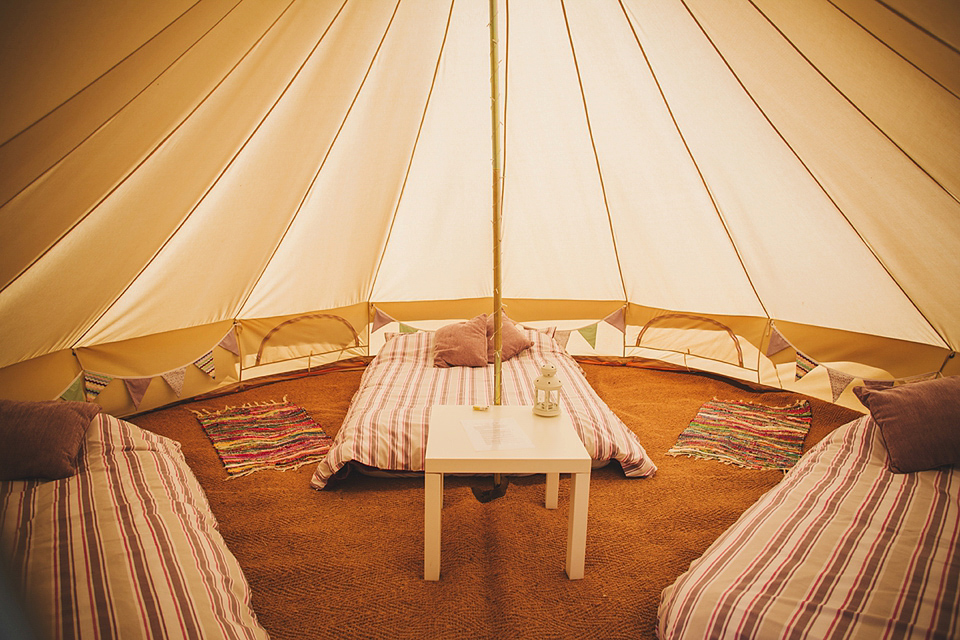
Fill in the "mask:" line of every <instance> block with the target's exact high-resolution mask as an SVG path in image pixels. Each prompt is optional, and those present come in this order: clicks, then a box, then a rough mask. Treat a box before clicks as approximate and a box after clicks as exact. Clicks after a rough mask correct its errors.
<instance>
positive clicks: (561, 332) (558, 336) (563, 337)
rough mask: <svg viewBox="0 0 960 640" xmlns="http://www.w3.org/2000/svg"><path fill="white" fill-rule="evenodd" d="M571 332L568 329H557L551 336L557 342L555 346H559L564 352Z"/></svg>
mask: <svg viewBox="0 0 960 640" xmlns="http://www.w3.org/2000/svg"><path fill="white" fill-rule="evenodd" d="M571 333H572V331H570V330H569V329H557V330H556V331H555V332H554V334H553V339H554V340H556V341H557V344H559V345H560V348H562V349H563V350H564V351H566V349H567V343H568V342H569V341H570V334H571Z"/></svg>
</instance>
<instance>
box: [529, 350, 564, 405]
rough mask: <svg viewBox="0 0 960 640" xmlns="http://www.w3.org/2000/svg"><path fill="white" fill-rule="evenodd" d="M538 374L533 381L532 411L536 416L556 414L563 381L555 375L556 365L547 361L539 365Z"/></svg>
mask: <svg viewBox="0 0 960 640" xmlns="http://www.w3.org/2000/svg"><path fill="white" fill-rule="evenodd" d="M540 374H541V375H540V376H538V377H537V379H536V380H534V381H533V398H534V404H533V412H534V413H535V414H537V415H538V416H548V417H549V416H558V415H560V388H561V387H562V386H563V383H562V382H560V379H559V378H558V377H557V367H556V365H553V364H551V363H549V362H548V363H546V364H545V365H543V366H542V367H540Z"/></svg>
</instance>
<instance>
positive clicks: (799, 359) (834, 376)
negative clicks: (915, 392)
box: [766, 321, 940, 402]
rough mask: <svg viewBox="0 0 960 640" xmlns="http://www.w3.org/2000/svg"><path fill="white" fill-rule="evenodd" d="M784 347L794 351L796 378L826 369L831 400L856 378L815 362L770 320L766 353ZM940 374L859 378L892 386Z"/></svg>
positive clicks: (866, 382)
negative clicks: (815, 370)
mask: <svg viewBox="0 0 960 640" xmlns="http://www.w3.org/2000/svg"><path fill="white" fill-rule="evenodd" d="M785 349H793V350H794V352H795V353H796V380H800V379H801V378H803V377H804V376H805V375H807V374H808V373H810V372H811V371H813V370H814V369H815V368H817V367H823V368H824V369H826V371H827V377H828V379H829V380H830V390H831V392H832V394H833V401H834V402H836V401H837V398H839V397H840V395H841V394H842V393H843V392H844V391H845V390H846V388H847V387H849V386H850V383H852V382H853V381H854V380H856V379H857V378H856V377H855V376H852V375H850V374H849V373H844V372H843V371H840V370H838V369H834V368H833V367H828V366H826V365H824V364H823V363H820V362H817V361H816V360H814V359H813V358H811V357H810V356H809V355H807V354H805V353H803V352H802V351H800V350H799V349H797V348H796V347H795V346H794V345H793V343H791V342H790V341H789V340H787V338H786V337H785V336H784V335H783V334H782V333H780V330H779V329H777V326H776V325H775V324H774V323H773V322H772V321H771V322H770V341H769V342H768V343H767V350H766V355H767V357H770V356H772V355H775V354H777V353H780V352H781V351H784V350H785ZM939 376H940V372H939V371H930V372H928V373H921V374H919V375H914V376H909V377H906V378H895V379H893V380H886V379H873V378H861V380H862V381H863V384H864V386H866V387H874V388H880V387H894V386H899V385H902V384H910V383H913V382H921V381H923V380H932V379H934V378H938V377H939Z"/></svg>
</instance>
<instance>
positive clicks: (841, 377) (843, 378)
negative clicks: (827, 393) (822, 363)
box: [827, 367, 853, 402]
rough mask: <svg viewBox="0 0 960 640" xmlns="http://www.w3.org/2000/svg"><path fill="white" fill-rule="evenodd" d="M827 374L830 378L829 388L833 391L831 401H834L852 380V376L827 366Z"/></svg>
mask: <svg viewBox="0 0 960 640" xmlns="http://www.w3.org/2000/svg"><path fill="white" fill-rule="evenodd" d="M827 375H828V376H829V378H830V390H831V391H833V401H834V402H836V401H837V398H839V397H840V394H841V393H843V390H844V389H846V388H847V387H848V386H849V385H850V383H851V382H853V376H851V375H850V374H848V373H843V372H842V371H834V370H833V369H830V368H829V367H828V368H827Z"/></svg>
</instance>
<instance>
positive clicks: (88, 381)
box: [83, 371, 113, 401]
mask: <svg viewBox="0 0 960 640" xmlns="http://www.w3.org/2000/svg"><path fill="white" fill-rule="evenodd" d="M112 380H113V378H112V377H110V376H108V375H106V374H103V373H95V372H93V371H84V372H83V390H84V392H85V393H86V397H87V401H93V400H96V399H97V396H99V395H100V392H101V391H103V390H104V388H106V386H107V385H108V384H110V382H111V381H112Z"/></svg>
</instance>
